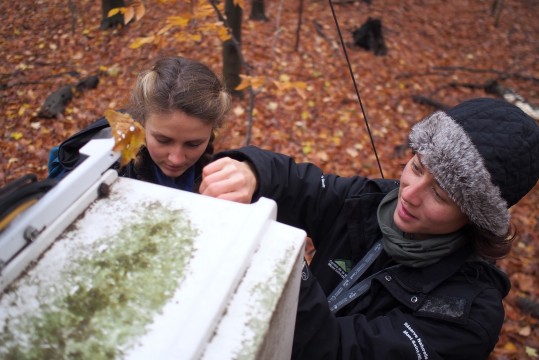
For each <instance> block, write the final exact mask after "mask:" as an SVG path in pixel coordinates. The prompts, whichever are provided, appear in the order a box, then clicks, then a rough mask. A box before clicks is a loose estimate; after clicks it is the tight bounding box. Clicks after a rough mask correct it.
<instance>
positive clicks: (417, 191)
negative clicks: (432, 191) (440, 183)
mask: <svg viewBox="0 0 539 360" xmlns="http://www.w3.org/2000/svg"><path fill="white" fill-rule="evenodd" d="M428 187H429V185H428V183H427V181H424V180H423V179H421V180H417V181H415V182H413V183H410V184H407V185H406V186H404V187H403V189H402V190H401V198H402V200H404V202H406V203H408V204H410V205H413V206H419V205H420V204H421V201H422V197H423V194H424V192H425V190H428Z"/></svg>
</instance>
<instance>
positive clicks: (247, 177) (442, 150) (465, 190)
mask: <svg viewBox="0 0 539 360" xmlns="http://www.w3.org/2000/svg"><path fill="white" fill-rule="evenodd" d="M410 146H411V148H412V149H413V153H414V155H413V157H412V158H411V159H410V160H409V161H408V163H407V164H406V166H405V168H404V170H403V172H402V176H401V178H400V181H396V180H384V179H367V178H364V177H360V176H355V177H347V178H345V177H339V176H335V175H331V174H324V173H323V172H322V170H320V169H319V168H317V167H316V166H314V165H312V164H307V163H302V164H297V163H295V162H294V161H293V159H291V158H290V157H287V156H285V155H281V154H276V153H272V152H269V151H264V150H261V149H258V148H255V147H247V148H243V149H240V150H236V151H228V152H224V153H222V154H220V155H219V156H220V157H221V159H220V160H218V161H216V162H213V163H211V164H210V165H208V166H207V167H206V168H205V169H204V171H203V174H204V180H203V181H202V184H201V193H203V194H207V195H211V196H217V197H222V198H228V199H235V200H243V201H256V200H257V199H258V198H259V197H261V196H264V197H268V198H273V199H275V200H276V201H277V204H278V216H277V219H278V221H281V222H283V223H286V224H289V225H292V226H296V227H299V228H302V229H304V230H305V231H306V232H307V234H308V235H309V236H310V237H311V238H312V240H313V243H314V245H315V247H316V253H315V255H314V257H313V259H312V261H311V263H310V264H309V266H307V265H305V267H304V270H303V274H302V282H301V288H300V294H299V304H298V310H297V318H296V330H295V334H294V345H293V354H292V357H293V358H295V359H396V358H398V359H431V360H432V359H486V358H487V357H488V356H489V354H490V352H491V351H492V350H493V349H494V347H495V345H496V342H497V341H498V336H499V333H500V329H501V327H502V324H503V321H504V308H503V304H502V299H503V298H504V297H505V296H506V295H507V293H508V291H509V289H510V283H509V279H508V277H507V275H506V274H504V273H503V272H502V271H501V270H499V269H498V268H497V267H496V265H495V260H496V259H499V258H502V257H504V256H506V255H507V254H508V253H509V252H510V249H511V244H512V242H513V240H514V233H515V232H514V229H513V228H512V226H511V225H510V215H509V212H508V208H509V207H511V206H512V205H514V204H515V203H517V202H518V201H519V200H520V199H521V198H522V197H523V196H524V195H526V193H528V192H529V191H530V190H531V189H532V188H533V187H534V186H535V184H536V183H537V180H538V178H539V128H538V126H537V124H535V123H534V121H533V120H532V119H531V118H529V117H528V116H527V115H526V114H524V113H523V112H522V111H521V110H520V109H518V108H517V107H515V106H513V105H510V104H508V103H506V102H503V101H499V100H494V99H474V100H470V101H466V102H463V103H461V104H460V105H458V106H456V107H454V108H452V109H450V110H448V111H447V112H437V113H434V114H432V115H430V116H428V117H427V118H425V119H424V120H423V121H421V122H419V123H418V124H416V125H415V126H414V127H413V128H412V131H411V133H410ZM238 160H239V161H238ZM231 194H233V195H231ZM239 194H242V195H241V196H239Z"/></svg>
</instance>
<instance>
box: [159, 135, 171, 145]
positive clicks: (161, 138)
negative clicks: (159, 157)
mask: <svg viewBox="0 0 539 360" xmlns="http://www.w3.org/2000/svg"><path fill="white" fill-rule="evenodd" d="M155 141H157V142H158V143H159V144H163V145H165V144H169V143H170V139H169V138H166V137H160V136H158V137H155Z"/></svg>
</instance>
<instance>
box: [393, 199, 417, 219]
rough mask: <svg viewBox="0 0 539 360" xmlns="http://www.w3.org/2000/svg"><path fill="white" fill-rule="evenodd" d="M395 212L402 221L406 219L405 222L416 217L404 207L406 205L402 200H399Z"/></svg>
mask: <svg viewBox="0 0 539 360" xmlns="http://www.w3.org/2000/svg"><path fill="white" fill-rule="evenodd" d="M397 213H398V214H399V217H400V218H401V219H402V220H403V221H406V222H409V221H413V220H416V219H417V218H416V217H415V216H414V215H412V214H411V213H410V212H408V210H407V209H406V207H405V206H404V204H403V203H402V201H400V202H399V206H398V208H397Z"/></svg>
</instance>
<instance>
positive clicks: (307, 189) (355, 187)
mask: <svg viewBox="0 0 539 360" xmlns="http://www.w3.org/2000/svg"><path fill="white" fill-rule="evenodd" d="M225 156H229V157H231V158H234V159H237V160H240V161H245V160H247V161H249V162H250V163H251V164H252V166H253V169H254V170H255V172H256V176H257V183H258V184H257V185H258V186H257V192H256V193H255V195H254V197H253V201H257V200H258V199H259V198H260V197H267V198H270V199H273V200H275V201H276V202H277V206H278V211H277V220H278V221H279V222H283V223H285V224H288V225H291V226H295V227H299V228H301V229H304V230H305V231H306V232H307V233H308V234H309V236H311V237H312V238H313V239H318V238H322V237H323V235H324V233H325V231H327V230H328V229H327V227H329V226H330V225H331V224H332V223H333V219H334V218H336V217H338V216H339V213H340V211H341V209H342V207H343V204H344V202H345V199H346V198H347V197H348V196H349V194H350V193H354V194H359V193H360V192H361V190H362V189H363V188H364V187H365V184H366V183H367V178H364V177H360V176H354V177H349V178H344V177H339V176H336V175H326V174H324V173H323V172H322V170H321V169H320V168H318V167H317V166H315V165H313V164H311V163H296V162H295V161H294V159H292V158H291V157H289V156H286V155H283V154H278V153H274V152H271V151H267V150H262V149H260V148H257V147H254V146H249V147H245V148H241V149H238V150H233V151H225V152H222V153H219V154H217V155H216V158H219V157H225Z"/></svg>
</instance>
